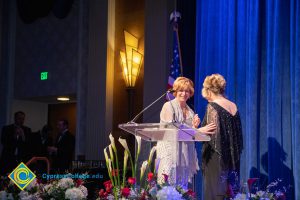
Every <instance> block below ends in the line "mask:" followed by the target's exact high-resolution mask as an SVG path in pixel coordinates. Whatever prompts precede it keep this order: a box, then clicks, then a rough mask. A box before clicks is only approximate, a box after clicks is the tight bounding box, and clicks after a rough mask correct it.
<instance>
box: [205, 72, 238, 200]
mask: <svg viewBox="0 0 300 200" xmlns="http://www.w3.org/2000/svg"><path fill="white" fill-rule="evenodd" d="M225 87H226V81H225V79H224V77H223V76H222V75H220V74H212V75H210V76H207V77H206V78H205V80H204V83H203V88H202V96H203V97H204V98H205V99H206V100H207V101H208V102H209V103H208V105H207V109H206V114H205V117H204V119H203V121H202V126H205V125H206V124H209V123H211V122H213V123H214V124H216V126H217V129H216V132H215V134H214V135H211V141H209V142H204V143H203V146H202V169H203V179H204V200H217V199H220V200H221V199H222V200H223V199H224V197H225V196H226V191H227V189H228V187H229V184H230V183H229V181H228V180H229V179H228V176H229V174H231V173H232V172H236V173H237V174H238V175H239V169H240V156H241V152H242V149H243V138H242V127H241V120H240V115H239V112H238V109H237V106H236V105H235V103H233V102H231V101H229V100H228V99H226V97H225V96H224V92H225Z"/></svg>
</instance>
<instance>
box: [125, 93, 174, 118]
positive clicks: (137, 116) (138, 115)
mask: <svg viewBox="0 0 300 200" xmlns="http://www.w3.org/2000/svg"><path fill="white" fill-rule="evenodd" d="M174 91H175V90H173V89H172V88H171V89H168V90H167V91H166V92H164V93H163V94H162V95H161V96H160V97H158V98H157V99H155V100H154V101H153V102H152V103H151V104H149V105H148V106H147V107H146V108H144V109H143V110H142V111H141V112H139V113H138V114H137V115H136V116H135V117H134V118H133V119H132V120H131V121H129V122H127V124H130V123H135V120H137V119H138V118H139V117H140V116H141V114H143V113H144V112H145V111H146V110H148V109H149V108H150V107H151V106H152V105H153V104H155V103H156V102H158V101H159V100H160V99H161V98H163V97H164V96H165V95H166V94H168V93H172V92H174Z"/></svg>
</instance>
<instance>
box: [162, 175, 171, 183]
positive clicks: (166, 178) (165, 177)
mask: <svg viewBox="0 0 300 200" xmlns="http://www.w3.org/2000/svg"><path fill="white" fill-rule="evenodd" d="M162 175H163V176H164V180H165V183H167V182H168V178H169V176H168V175H167V174H162Z"/></svg>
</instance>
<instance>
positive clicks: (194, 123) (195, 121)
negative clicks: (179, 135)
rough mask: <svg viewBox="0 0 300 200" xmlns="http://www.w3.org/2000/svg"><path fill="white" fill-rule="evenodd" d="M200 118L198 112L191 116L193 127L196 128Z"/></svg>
mask: <svg viewBox="0 0 300 200" xmlns="http://www.w3.org/2000/svg"><path fill="white" fill-rule="evenodd" d="M200 122H201V121H200V118H199V116H198V114H196V115H194V117H193V122H192V123H193V127H194V128H198V126H199V124H200Z"/></svg>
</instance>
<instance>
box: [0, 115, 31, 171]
mask: <svg viewBox="0 0 300 200" xmlns="http://www.w3.org/2000/svg"><path fill="white" fill-rule="evenodd" d="M24 121H25V113H24V112H23V111H18V112H16V113H15V114H14V123H13V124H11V125H7V126H4V127H3V128H2V134H1V143H2V146H3V149H2V154H1V159H0V168H1V171H0V173H1V174H6V173H10V172H11V171H12V170H13V169H14V168H15V167H17V166H18V165H19V164H20V162H26V161H27V160H29V159H30V158H31V155H32V154H31V151H30V148H29V142H30V137H31V129H30V128H29V127H26V126H24Z"/></svg>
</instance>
